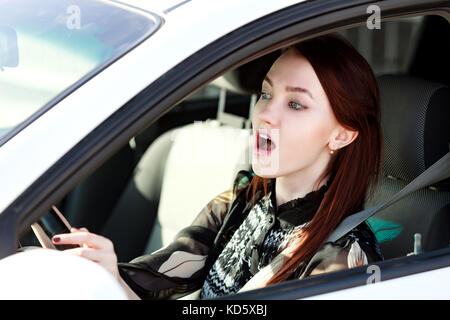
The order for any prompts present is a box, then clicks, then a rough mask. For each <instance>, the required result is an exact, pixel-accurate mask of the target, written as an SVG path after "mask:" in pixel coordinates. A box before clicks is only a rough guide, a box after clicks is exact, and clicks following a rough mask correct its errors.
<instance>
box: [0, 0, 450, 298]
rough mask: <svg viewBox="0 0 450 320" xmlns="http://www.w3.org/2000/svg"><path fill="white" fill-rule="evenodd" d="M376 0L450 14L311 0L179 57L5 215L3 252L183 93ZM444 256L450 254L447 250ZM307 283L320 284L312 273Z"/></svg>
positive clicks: (294, 286)
mask: <svg viewBox="0 0 450 320" xmlns="http://www.w3.org/2000/svg"><path fill="white" fill-rule="evenodd" d="M369 5H376V6H378V8H379V9H380V12H381V16H382V17H383V19H388V18H397V17H399V16H402V15H409V14H414V15H421V14H422V15H423V14H432V13H435V14H436V13H439V14H442V15H444V16H445V14H446V15H447V16H446V17H447V19H448V15H449V14H450V13H449V12H450V11H449V10H450V9H449V6H448V4H447V5H445V4H443V3H442V1H427V2H423V1H408V2H399V1H379V2H377V1H351V2H349V1H333V2H329V1H309V2H305V3H299V4H295V5H293V6H291V7H288V8H285V9H281V10H279V11H276V12H272V13H270V14H267V15H265V16H263V17H261V18H259V19H258V20H256V21H253V22H250V23H248V24H246V25H244V26H242V27H240V28H239V29H237V30H235V31H234V32H232V33H228V34H226V35H224V36H223V37H220V38H219V39H217V40H215V41H213V42H212V43H210V44H208V45H207V46H205V47H203V48H202V49H200V50H198V51H197V52H195V53H194V54H192V55H190V56H189V57H188V58H187V59H185V60H183V61H182V62H180V63H178V64H177V65H176V66H174V67H173V68H172V69H170V70H169V71H168V72H167V73H165V74H164V75H163V76H162V77H160V78H157V79H156V80H155V81H154V82H152V83H151V84H150V85H149V86H147V87H146V88H144V89H143V90H142V91H140V92H139V94H137V95H136V96H134V97H133V99H131V100H130V101H128V102H127V103H125V104H124V105H123V106H122V107H121V108H120V109H119V110H118V112H115V113H114V114H112V115H111V116H110V117H108V119H106V120H105V121H103V122H102V123H101V124H100V125H99V126H98V127H96V128H95V130H93V131H92V132H91V133H90V134H89V135H88V136H86V137H85V139H83V140H82V141H80V142H79V143H78V144H77V145H75V146H74V147H73V148H72V149H71V151H70V153H68V154H66V155H64V156H63V157H61V159H59V160H58V162H57V163H56V164H55V165H53V166H52V167H51V168H50V169H49V170H47V171H46V172H45V174H44V175H42V176H40V177H39V178H38V179H37V180H36V181H35V182H34V183H33V184H32V185H31V186H30V187H29V188H28V189H27V190H26V192H24V193H22V194H21V195H20V197H18V198H17V199H16V200H15V201H14V202H13V203H12V204H11V205H9V206H8V207H7V208H6V209H5V210H4V211H3V213H2V214H1V216H0V219H1V220H0V226H1V228H2V231H4V232H1V233H0V234H1V236H2V239H1V241H0V243H1V244H2V245H1V246H2V256H6V255H8V254H11V253H12V252H14V251H15V248H16V241H17V238H18V235H19V234H20V233H21V232H23V230H25V228H26V227H27V226H28V225H29V224H30V223H31V222H33V221H35V220H36V219H38V218H39V217H40V216H41V215H42V214H43V213H44V212H45V210H46V209H47V208H48V207H50V205H51V204H52V203H54V202H56V201H57V200H59V199H60V198H61V197H63V195H64V194H65V193H67V192H68V191H69V190H70V189H71V188H73V186H74V185H75V184H76V183H77V182H78V181H79V180H80V179H81V178H80V177H81V176H83V175H84V176H85V175H86V174H87V172H91V171H92V170H94V168H96V167H98V166H99V165H100V164H101V163H102V162H103V161H105V159H107V158H108V157H109V156H110V155H111V154H112V153H113V152H114V151H116V150H118V148H119V147H120V146H121V145H124V144H125V143H126V142H127V141H128V140H129V139H130V138H131V137H133V136H134V135H135V134H136V133H137V132H139V131H140V130H142V129H143V128H144V127H145V126H146V125H148V124H150V123H152V122H153V121H155V120H156V119H157V118H159V117H160V116H161V115H162V114H164V113H165V112H167V110H169V108H171V107H172V106H173V105H175V104H176V103H177V102H179V101H180V100H182V99H183V98H184V97H186V96H187V95H189V94H191V93H192V92H193V91H195V90H197V89H198V88H200V87H202V86H204V85H205V84H206V83H208V82H209V81H211V80H212V79H214V78H216V77H217V76H219V75H221V74H223V73H224V72H226V71H227V70H230V69H232V68H235V67H238V66H240V65H243V64H244V63H246V62H248V61H251V60H252V59H255V58H257V57H261V56H262V55H264V54H266V53H268V52H271V51H274V50H277V49H279V48H281V47H284V46H286V45H288V44H290V43H294V42H297V41H299V40H301V39H306V38H308V37H312V36H316V35H319V34H321V33H328V32H336V31H339V30H342V29H346V28H349V27H352V26H357V25H364V24H366V23H367V19H368V17H370V14H368V11H367V9H368V6H369ZM441 255H443V256H444V257H448V252H446V253H444V254H441ZM346 272H348V273H347V274H345V275H346V276H348V277H347V278H346V279H350V278H351V277H350V275H353V274H355V273H358V277H359V280H358V282H357V283H358V284H360V283H361V281H362V280H361V279H364V280H367V274H366V273H364V272H363V270H362V269H357V270H351V271H346ZM339 276H342V274H340V275H339ZM323 279H324V283H327V284H324V285H323V288H322V289H321V290H325V291H330V290H333V288H338V289H339V288H342V286H339V284H338V282H339V281H342V279H341V278H339V277H338V276H337V275H335V276H334V277H333V276H330V277H328V278H327V276H325V275H324V276H323ZM325 280H326V281H325ZM307 282H308V283H310V284H311V285H313V284H312V283H313V281H312V280H307ZM304 283H305V282H300V281H296V282H292V283H289V284H281V285H278V286H274V287H272V288H266V289H261V290H258V291H257V292H254V293H251V294H250V293H249V294H248V295H246V296H245V297H247V298H264V297H272V298H300V297H302V296H303V295H302V293H301V292H306V291H304V289H302V288H303V286H304ZM345 283H346V284H345V286H347V287H348V286H352V285H354V284H355V282H351V281H345ZM364 283H365V282H364ZM281 286H284V287H283V288H282V287H281ZM317 288H318V287H314V288H313V290H318V289H317ZM281 289H283V290H281ZM302 290H303V291H302ZM281 292H284V294H283V295H282V294H281ZM314 292H319V291H314ZM309 294H311V292H310V293H309Z"/></svg>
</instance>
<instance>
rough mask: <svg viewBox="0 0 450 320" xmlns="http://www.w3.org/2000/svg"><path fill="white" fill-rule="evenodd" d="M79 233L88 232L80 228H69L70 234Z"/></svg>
mask: <svg viewBox="0 0 450 320" xmlns="http://www.w3.org/2000/svg"><path fill="white" fill-rule="evenodd" d="M80 231H86V232H89V230H88V229H86V228H85V227H83V228H80V229H78V228H74V227H72V228H70V232H80Z"/></svg>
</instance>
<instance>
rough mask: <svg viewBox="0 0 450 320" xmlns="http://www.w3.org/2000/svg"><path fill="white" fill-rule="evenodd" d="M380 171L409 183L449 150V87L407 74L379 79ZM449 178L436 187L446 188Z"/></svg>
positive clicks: (385, 76) (384, 76)
mask: <svg viewBox="0 0 450 320" xmlns="http://www.w3.org/2000/svg"><path fill="white" fill-rule="evenodd" d="M378 85H379V88H380V94H381V122H382V126H383V135H384V160H383V171H384V173H385V174H387V175H391V176H393V177H395V178H398V179H402V180H405V181H407V182H410V181H411V180H413V179H414V178H415V177H417V176H418V175H419V174H421V173H422V172H423V171H425V170H426V169H427V168H428V167H430V166H431V165H432V164H433V163H435V162H436V161H437V160H439V159H440V158H441V157H442V156H444V155H445V154H446V153H447V152H448V151H449V149H450V144H449V143H450V88H449V87H447V86H445V85H442V84H439V83H437V82H432V81H428V80H423V79H419V78H414V77H410V76H406V75H383V76H380V77H379V78H378ZM449 185H450V183H449V179H447V181H444V182H440V183H437V184H436V185H435V187H448V186H449Z"/></svg>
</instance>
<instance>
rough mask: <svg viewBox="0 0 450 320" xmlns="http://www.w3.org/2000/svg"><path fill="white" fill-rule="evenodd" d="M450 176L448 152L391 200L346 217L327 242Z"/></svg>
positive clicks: (338, 237)
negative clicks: (415, 192)
mask: <svg viewBox="0 0 450 320" xmlns="http://www.w3.org/2000/svg"><path fill="white" fill-rule="evenodd" d="M448 177H450V152H448V153H447V154H446V155H444V156H443V157H442V158H441V159H439V160H438V161H436V162H435V163H434V164H433V165H432V166H430V167H429V168H428V169H426V170H425V171H424V172H422V173H421V174H420V175H419V176H418V177H416V178H415V179H414V180H413V181H411V182H410V183H409V184H407V185H406V186H405V187H404V188H403V189H402V190H400V191H399V192H397V193H396V194H394V195H393V196H392V197H391V198H390V199H389V200H387V201H385V202H383V203H381V204H379V205H376V206H374V207H371V208H369V209H365V210H362V211H359V212H357V213H355V214H352V215H351V216H348V217H347V218H345V219H344V220H343V221H342V222H341V223H340V224H339V225H338V226H337V228H336V229H335V230H334V231H333V232H332V233H331V235H330V236H329V237H328V239H327V240H326V241H325V242H334V241H336V240H338V239H340V238H341V237H343V236H344V235H346V234H347V233H348V232H349V231H351V230H352V229H353V228H355V227H356V226H358V225H359V224H360V223H362V222H363V221H365V220H367V219H368V218H370V217H371V216H373V215H374V214H375V213H377V212H378V211H380V210H382V209H385V208H387V207H389V206H390V205H392V204H394V203H395V202H397V201H398V200H400V199H402V198H404V197H406V196H407V195H409V194H411V193H413V192H414V191H417V190H419V189H422V188H423V187H427V186H429V185H431V184H433V183H436V182H439V181H441V180H444V179H447V178H448Z"/></svg>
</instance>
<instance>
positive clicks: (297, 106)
mask: <svg viewBox="0 0 450 320" xmlns="http://www.w3.org/2000/svg"><path fill="white" fill-rule="evenodd" d="M289 107H290V108H292V109H294V110H300V109H305V107H304V106H302V105H301V104H299V103H297V102H294V101H291V102H289Z"/></svg>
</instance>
